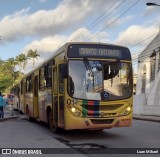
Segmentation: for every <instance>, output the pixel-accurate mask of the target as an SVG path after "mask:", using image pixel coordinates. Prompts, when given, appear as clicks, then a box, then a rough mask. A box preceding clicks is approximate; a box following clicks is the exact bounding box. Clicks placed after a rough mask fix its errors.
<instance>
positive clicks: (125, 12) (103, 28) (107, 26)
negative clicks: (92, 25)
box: [88, 0, 139, 40]
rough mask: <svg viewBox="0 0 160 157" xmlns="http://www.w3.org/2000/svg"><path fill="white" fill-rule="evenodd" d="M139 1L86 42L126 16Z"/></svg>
mask: <svg viewBox="0 0 160 157" xmlns="http://www.w3.org/2000/svg"><path fill="white" fill-rule="evenodd" d="M138 1H139V0H137V1H136V2H135V3H134V4H132V5H131V7H129V8H128V9H127V10H126V11H125V12H123V13H122V14H121V15H120V16H118V17H117V18H116V19H115V20H113V21H112V22H110V23H109V24H108V25H106V26H105V27H104V28H103V29H101V31H100V32H97V33H96V34H95V35H93V36H92V37H90V38H88V40H90V39H92V38H93V37H95V36H97V35H98V34H99V33H101V32H102V31H104V30H105V29H106V28H108V27H109V26H110V25H112V24H113V23H114V22H116V21H117V20H119V19H120V18H121V17H122V16H123V15H124V14H126V13H127V12H128V11H129V10H130V9H132V8H133V7H134V6H135V5H136V4H137V3H138Z"/></svg>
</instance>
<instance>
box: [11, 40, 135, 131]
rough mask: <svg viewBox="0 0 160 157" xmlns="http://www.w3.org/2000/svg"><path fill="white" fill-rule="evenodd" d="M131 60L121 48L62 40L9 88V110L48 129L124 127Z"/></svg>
mask: <svg viewBox="0 0 160 157" xmlns="http://www.w3.org/2000/svg"><path fill="white" fill-rule="evenodd" d="M132 91H133V80H132V63H131V55H130V52H129V50H128V48H126V47H122V46H117V45H110V44H100V43H67V44H65V45H64V46H62V47H61V48H60V49H59V50H57V51H56V53H54V55H53V57H51V58H50V59H49V60H47V61H45V62H44V63H43V64H41V65H40V66H39V67H37V68H36V69H35V70H33V71H31V72H30V73H29V74H27V75H25V76H24V77H23V78H22V80H21V81H20V82H19V83H18V84H16V85H15V86H14V87H12V89H11V93H12V94H14V95H15V100H17V101H14V104H13V106H14V109H16V110H19V111H20V112H22V113H24V114H26V115H27V117H28V120H29V121H32V120H33V119H36V120H38V121H43V122H46V123H48V125H49V126H50V128H51V130H52V131H54V132H58V131H59V129H60V128H61V129H65V130H71V129H92V130H103V129H106V128H112V127H129V126H131V124H132V111H133V106H132V104H133V102H132V93H133V92H132Z"/></svg>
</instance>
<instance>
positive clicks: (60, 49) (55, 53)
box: [23, 42, 129, 78]
mask: <svg viewBox="0 0 160 157" xmlns="http://www.w3.org/2000/svg"><path fill="white" fill-rule="evenodd" d="M70 45H104V46H113V47H119V48H124V49H128V48H127V47H125V46H122V45H116V44H109V43H101V42H67V43H65V44H64V45H62V46H61V47H60V48H59V49H57V50H56V51H54V52H53V53H52V55H50V57H48V58H46V59H45V60H44V61H43V62H42V63H41V64H39V65H38V66H37V67H35V68H34V69H33V70H32V71H30V72H29V73H27V74H26V75H25V76H24V77H23V78H25V77H27V76H28V75H30V74H31V73H32V72H33V71H35V70H38V69H39V68H40V67H41V66H43V65H44V64H46V63H48V62H49V61H51V60H53V58H54V57H56V56H57V55H59V54H60V53H62V52H67V50H68V47H69V46H70ZM128 50H129V49H128Z"/></svg>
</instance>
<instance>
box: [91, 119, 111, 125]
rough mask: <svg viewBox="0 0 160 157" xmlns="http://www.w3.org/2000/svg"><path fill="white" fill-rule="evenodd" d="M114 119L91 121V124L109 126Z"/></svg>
mask: <svg viewBox="0 0 160 157" xmlns="http://www.w3.org/2000/svg"><path fill="white" fill-rule="evenodd" d="M113 120H114V119H91V122H92V123H93V124H111V123H112V122H113Z"/></svg>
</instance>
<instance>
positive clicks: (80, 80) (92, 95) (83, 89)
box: [68, 59, 132, 100]
mask: <svg viewBox="0 0 160 157" xmlns="http://www.w3.org/2000/svg"><path fill="white" fill-rule="evenodd" d="M68 91H69V94H70V95H71V96H72V97H74V98H79V99H88V100H118V99H124V98H128V97H130V96H131V94H132V68H131V64H130V63H124V62H120V61H116V62H115V61H114V62H113V61H88V60H87V59H85V60H80V61H77V60H70V61H69V78H68Z"/></svg>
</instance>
